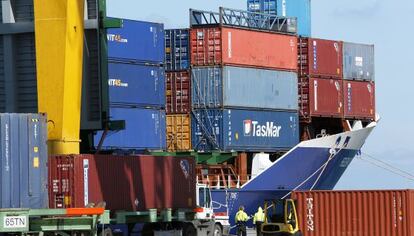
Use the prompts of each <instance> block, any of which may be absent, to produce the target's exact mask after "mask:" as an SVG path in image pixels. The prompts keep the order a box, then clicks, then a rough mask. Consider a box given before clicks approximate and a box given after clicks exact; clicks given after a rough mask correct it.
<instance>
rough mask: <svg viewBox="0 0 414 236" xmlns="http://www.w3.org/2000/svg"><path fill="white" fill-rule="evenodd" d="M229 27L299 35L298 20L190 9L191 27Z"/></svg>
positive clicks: (261, 14)
mask: <svg viewBox="0 0 414 236" xmlns="http://www.w3.org/2000/svg"><path fill="white" fill-rule="evenodd" d="M203 25H228V26H234V27H243V28H250V29H257V30H266V31H273V32H283V33H287V34H296V33H297V18H296V17H284V16H277V15H272V14H266V13H258V12H249V11H244V10H237V9H231V8H224V7H220V9H219V12H212V11H203V10H195V9H190V27H196V26H203Z"/></svg>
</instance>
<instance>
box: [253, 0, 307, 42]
mask: <svg viewBox="0 0 414 236" xmlns="http://www.w3.org/2000/svg"><path fill="white" fill-rule="evenodd" d="M247 10H248V11H251V12H260V13H266V14H271V15H278V16H287V17H296V18H297V22H298V23H297V24H298V26H297V28H298V29H297V32H298V35H300V36H304V37H310V36H311V32H312V27H311V26H312V25H311V19H312V18H311V0H247Z"/></svg>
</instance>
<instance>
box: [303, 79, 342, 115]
mask: <svg viewBox="0 0 414 236" xmlns="http://www.w3.org/2000/svg"><path fill="white" fill-rule="evenodd" d="M299 107H300V116H301V117H302V118H311V117H336V118H342V117H343V116H344V108H343V89H342V80H338V79H318V78H310V79H307V78H301V79H300V84H299Z"/></svg>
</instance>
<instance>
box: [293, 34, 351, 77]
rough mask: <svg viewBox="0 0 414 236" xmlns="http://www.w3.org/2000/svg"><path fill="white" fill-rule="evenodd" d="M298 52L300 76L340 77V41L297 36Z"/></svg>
mask: <svg viewBox="0 0 414 236" xmlns="http://www.w3.org/2000/svg"><path fill="white" fill-rule="evenodd" d="M298 53H299V57H298V58H299V65H298V66H299V69H298V70H299V75H300V76H301V77H304V76H310V77H323V78H338V79H339V78H342V61H343V60H342V42H340V41H332V40H325V39H316V38H299V43H298Z"/></svg>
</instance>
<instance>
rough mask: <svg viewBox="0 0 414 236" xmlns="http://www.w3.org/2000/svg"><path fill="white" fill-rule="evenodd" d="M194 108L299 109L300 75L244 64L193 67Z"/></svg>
mask: <svg viewBox="0 0 414 236" xmlns="http://www.w3.org/2000/svg"><path fill="white" fill-rule="evenodd" d="M191 80H192V85H193V86H192V107H193V108H205V107H208V108H222V107H241V108H261V109H270V110H297V109H298V86H297V84H298V81H297V74H296V73H294V72H287V71H276V70H265V69H255V68H242V67H232V66H224V67H193V68H192V76H191Z"/></svg>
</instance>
